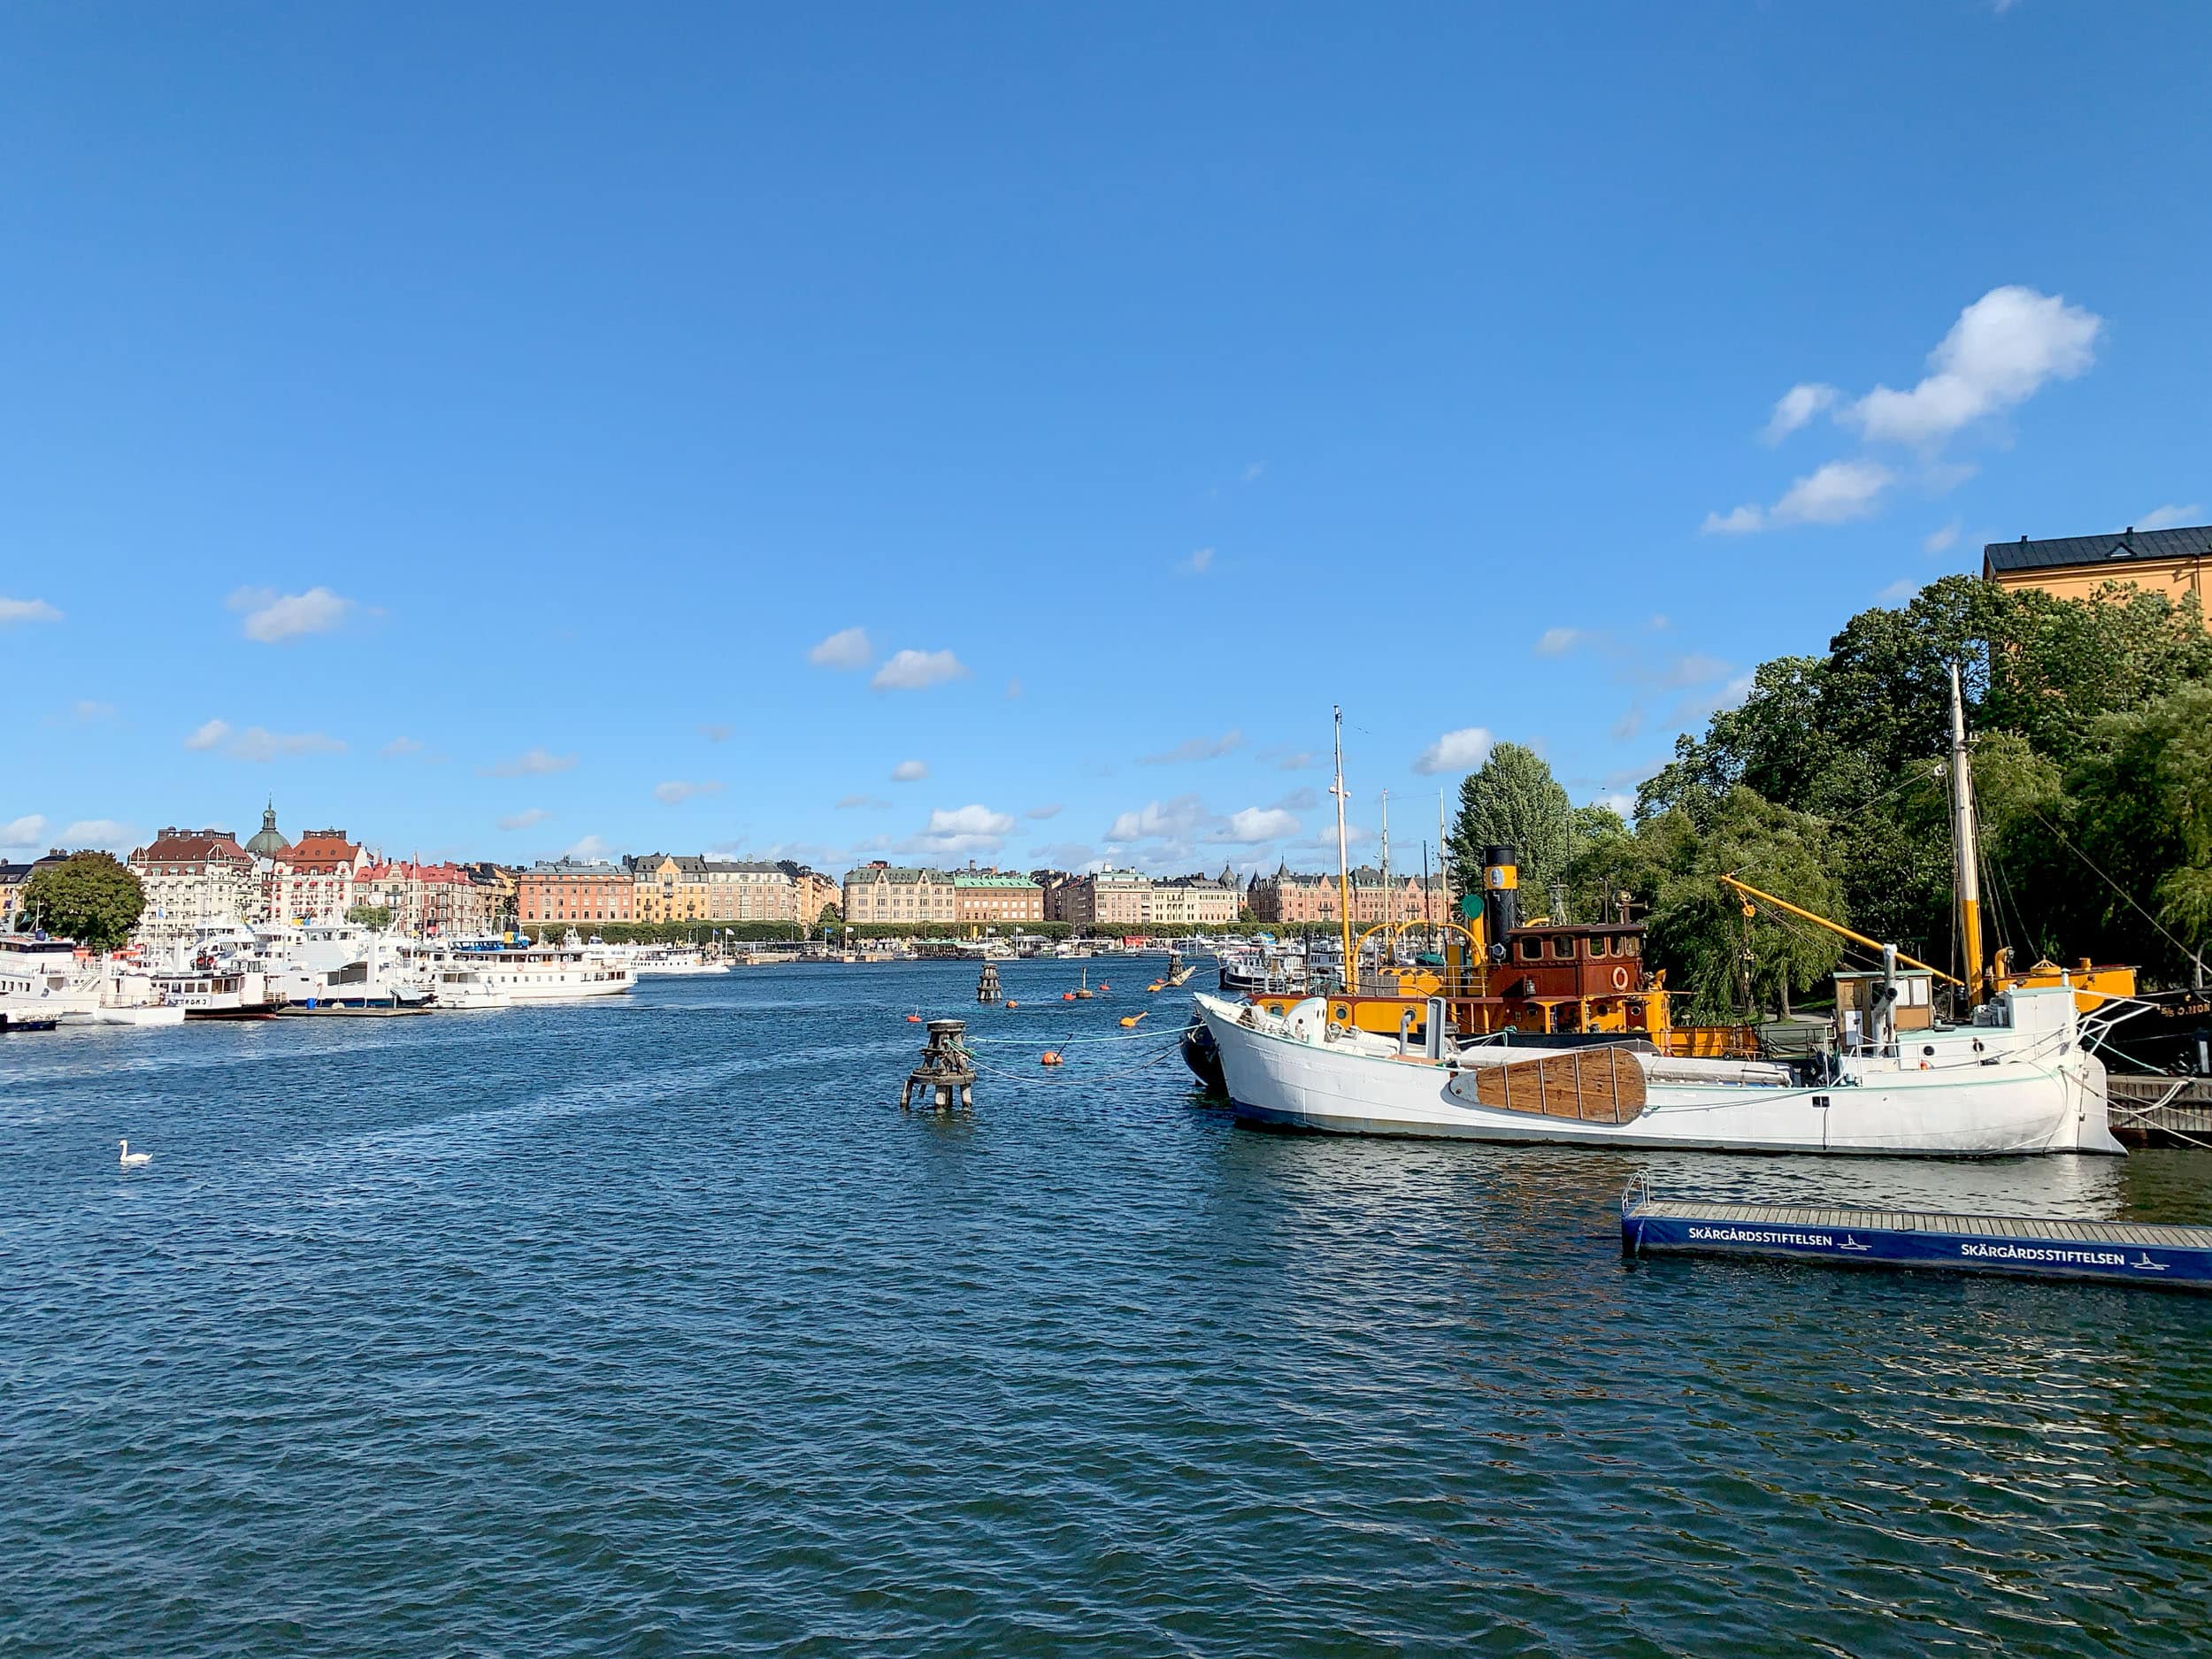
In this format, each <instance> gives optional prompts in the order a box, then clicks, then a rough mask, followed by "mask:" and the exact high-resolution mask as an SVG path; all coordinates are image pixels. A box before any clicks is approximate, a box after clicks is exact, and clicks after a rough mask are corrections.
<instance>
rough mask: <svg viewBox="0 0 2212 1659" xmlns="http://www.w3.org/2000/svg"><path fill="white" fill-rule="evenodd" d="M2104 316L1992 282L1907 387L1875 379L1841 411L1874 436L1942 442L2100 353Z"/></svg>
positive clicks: (2072, 374)
mask: <svg viewBox="0 0 2212 1659" xmlns="http://www.w3.org/2000/svg"><path fill="white" fill-rule="evenodd" d="M2103 330H2104V319H2102V318H2101V317H2099V316H2098V315H2097V314H2096V313H2095V312H2093V311H2085V310H2083V309H2082V308H2081V307H2079V306H2076V305H2069V304H2068V303H2066V302H2065V301H2064V300H2063V299H2062V298H2060V297H2058V296H2055V295H2050V294H2039V293H2037V292H2036V290H2035V289H2033V288H2018V287H2008V288H1992V289H1990V291H1989V292H1988V293H1986V294H1985V295H1983V296H1981V298H1979V299H1978V300H1976V301H1975V302H1974V303H1972V304H1971V305H1969V306H1968V307H1967V308H1966V309H1965V310H1964V311H1961V312H1960V313H1959V319H1958V321H1956V322H1955V323H1954V324H1952V325H1951V331H1950V333H1948V334H1945V335H1944V336H1943V339H1942V342H1940V343H1939V345H1938V346H1937V347H1936V349H1934V350H1933V351H1932V352H1931V353H1930V354H1929V357H1928V365H1929V368H1930V370H1931V371H1932V372H1931V373H1929V374H1927V375H1926V376H1924V378H1923V379H1922V380H1920V382H1919V384H1917V385H1916V386H1915V387H1913V388H1912V389H1911V390H1910V391H1904V392H1900V391H1895V390H1893V389H1892V388H1889V387H1886V386H1877V387H1876V388H1874V389H1873V390H1872V391H1870V392H1869V393H1868V394H1867V395H1866V396H1864V397H1862V398H1860V399H1859V400H1858V401H1857V402H1856V403H1853V404H1851V405H1850V406H1849V407H1848V408H1847V409H1846V410H1845V411H1842V413H1841V414H1840V416H1839V419H1842V420H1844V421H1845V422H1847V424H1849V425H1851V426H1856V427H1857V428H1858V429H1859V430H1860V431H1861V432H1863V433H1864V434H1866V436H1867V437H1869V438H1870V439H1873V440H1875V441H1877V442H1893V443H1914V444H1931V445H1932V444H1937V443H1940V442H1942V441H1943V440H1944V439H1946V438H1948V437H1949V436H1951V434H1954V433H1955V432H1957V431H1958V430H1959V429H1960V428H1961V427H1962V426H1969V425H1970V424H1971V423H1973V422H1974V421H1977V420H1979V419H1982V418H1983V417H1984V416H1985V415H1993V414H1998V413H2001V412H2002V411H2005V410H2008V409H2011V408H2013V407H2015V406H2016V405H2018V404H2020V403H2025V402H2026V401H2027V400H2028V399H2029V398H2031V397H2032V396H2035V394H2036V393H2037V392H2039V390H2041V389H2042V388H2043V387H2044V386H2045V385H2046V384H2047V383H2048V382H2050V381H2052V380H2073V379H2075V378H2076V377H2077V376H2078V375H2080V374H2083V373H2086V372H2087V371H2088V368H2089V366H2090V365H2091V364H2092V363H2093V362H2094V361H2095V360H2096V350H2097V337H2098V335H2099V334H2101V333H2102V332H2103Z"/></svg>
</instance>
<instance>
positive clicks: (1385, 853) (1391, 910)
mask: <svg viewBox="0 0 2212 1659" xmlns="http://www.w3.org/2000/svg"><path fill="white" fill-rule="evenodd" d="M1382 900H1383V913H1382V919H1383V920H1384V921H1386V922H1394V921H1396V920H1397V919H1398V907H1397V906H1396V905H1394V904H1393V903H1392V902H1390V791H1389V790H1387V789H1386V790H1384V791H1383V793H1382ZM1392 942H1393V943H1395V942H1396V941H1392Z"/></svg>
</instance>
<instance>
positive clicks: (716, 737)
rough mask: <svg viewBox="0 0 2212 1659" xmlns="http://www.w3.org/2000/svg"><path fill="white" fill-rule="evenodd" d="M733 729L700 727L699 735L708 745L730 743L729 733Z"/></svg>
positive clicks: (730, 727) (729, 727) (728, 727)
mask: <svg viewBox="0 0 2212 1659" xmlns="http://www.w3.org/2000/svg"><path fill="white" fill-rule="evenodd" d="M734 729H735V728H734V727H733V726H701V727H700V728H699V735H700V736H702V737H703V738H705V739H706V740H707V741H708V742H710V743H726V742H728V741H730V733H731V732H732V731H733V730H734Z"/></svg>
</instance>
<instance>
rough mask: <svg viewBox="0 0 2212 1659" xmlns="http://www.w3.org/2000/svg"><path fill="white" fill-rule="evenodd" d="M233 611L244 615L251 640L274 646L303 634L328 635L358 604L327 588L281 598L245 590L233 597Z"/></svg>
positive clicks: (258, 590)
mask: <svg viewBox="0 0 2212 1659" xmlns="http://www.w3.org/2000/svg"><path fill="white" fill-rule="evenodd" d="M229 604H230V608H231V609H232V610H233V611H244V612H245V613H246V621H245V626H244V628H243V632H244V634H245V635H246V637H247V638H248V639H250V640H258V641H261V642H262V643H263V644H264V645H274V644H275V643H276V642H277V641H279V640H288V639H292V638H295V637H296V636H297V635H299V634H327V633H329V632H330V631H331V629H333V628H334V627H336V626H338V625H339V624H340V623H342V622H343V621H344V620H345V619H346V618H347V617H348V616H349V615H350V614H352V612H353V611H355V610H356V609H357V607H356V605H355V603H354V602H353V601H352V600H350V599H347V598H344V597H342V596H341V595H337V594H334V593H332V592H331V591H330V589H329V588H309V589H308V590H307V591H306V592H305V593H303V594H278V593H275V592H273V591H272V590H271V589H269V588H240V589H239V590H238V591H237V592H236V593H234V594H233V595H231V596H230V600H229Z"/></svg>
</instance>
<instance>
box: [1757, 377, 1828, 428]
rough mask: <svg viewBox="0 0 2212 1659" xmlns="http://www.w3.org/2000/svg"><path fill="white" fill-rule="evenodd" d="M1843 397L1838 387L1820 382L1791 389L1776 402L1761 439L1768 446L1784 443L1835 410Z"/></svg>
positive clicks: (1812, 382)
mask: <svg viewBox="0 0 2212 1659" xmlns="http://www.w3.org/2000/svg"><path fill="white" fill-rule="evenodd" d="M1839 396H1841V394H1840V393H1839V392H1838V391H1837V390H1836V388H1834V387H1832V386H1823V385H1820V384H1819V383H1818V382H1817V381H1812V380H1808V381H1805V382H1804V383H1802V384H1801V385H1797V386H1793V387H1791V388H1790V389H1789V390H1788V391H1786V392H1785V393H1783V394H1782V396H1779V397H1778V398H1777V399H1775V401H1774V412H1773V414H1771V415H1770V416H1769V417H1768V418H1767V425H1766V430H1765V431H1764V432H1763V433H1762V434H1760V436H1761V437H1762V438H1763V440H1764V441H1765V442H1768V443H1779V442H1782V440H1783V439H1785V438H1786V437H1788V436H1789V435H1790V434H1792V433H1793V432H1795V431H1796V430H1797V429H1798V428H1799V427H1800V426H1803V425H1804V424H1805V423H1806V422H1807V421H1809V420H1810V419H1812V418H1813V417H1814V416H1815V415H1817V414H1818V413H1820V411H1822V410H1824V409H1829V408H1832V407H1833V406H1834V404H1835V401H1836V399H1837V398H1838V397H1839Z"/></svg>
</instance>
